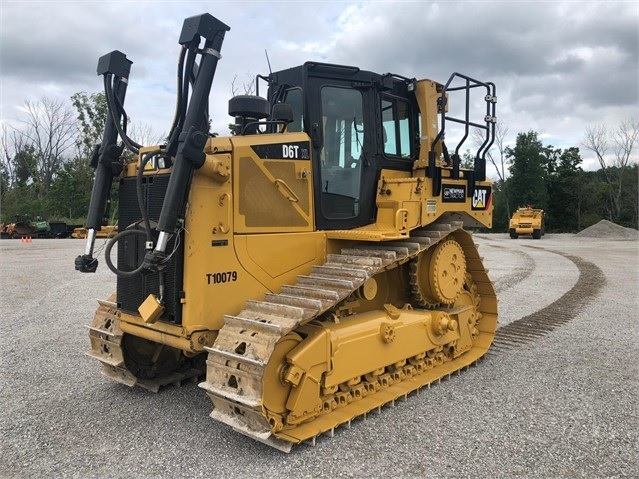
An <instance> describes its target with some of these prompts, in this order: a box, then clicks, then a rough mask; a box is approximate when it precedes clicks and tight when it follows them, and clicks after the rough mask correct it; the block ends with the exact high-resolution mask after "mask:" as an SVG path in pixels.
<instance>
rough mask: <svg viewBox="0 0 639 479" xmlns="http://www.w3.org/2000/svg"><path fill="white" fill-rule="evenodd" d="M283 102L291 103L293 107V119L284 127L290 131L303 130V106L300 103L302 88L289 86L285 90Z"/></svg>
mask: <svg viewBox="0 0 639 479" xmlns="http://www.w3.org/2000/svg"><path fill="white" fill-rule="evenodd" d="M284 103H288V104H289V105H291V108H292V109H293V121H292V122H291V123H289V124H288V127H287V128H286V130H287V131H290V132H300V131H304V107H303V105H302V89H301V88H291V89H290V90H287V92H286V97H285V98H284Z"/></svg>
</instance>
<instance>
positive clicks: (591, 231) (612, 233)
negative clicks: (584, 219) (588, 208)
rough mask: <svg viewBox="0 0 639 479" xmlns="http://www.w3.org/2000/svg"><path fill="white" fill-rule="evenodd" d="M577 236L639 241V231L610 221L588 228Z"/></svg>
mask: <svg viewBox="0 0 639 479" xmlns="http://www.w3.org/2000/svg"><path fill="white" fill-rule="evenodd" d="M575 236H584V237H588V238H609V239H619V240H636V239H639V231H637V230H635V229H632V228H625V227H623V226H620V225H618V224H616V223H612V222H611V221H608V220H601V221H600V222H599V223H596V224H594V225H592V226H589V227H588V228H586V229H584V230H582V231H580V232H579V233H577V234H576V235H575Z"/></svg>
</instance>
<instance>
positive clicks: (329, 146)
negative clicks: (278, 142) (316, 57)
mask: <svg viewBox="0 0 639 479" xmlns="http://www.w3.org/2000/svg"><path fill="white" fill-rule="evenodd" d="M260 78H262V79H265V80H267V81H268V84H269V91H268V100H269V103H270V104H271V105H277V104H280V103H286V104H289V105H291V108H292V111H293V120H292V121H291V122H290V123H289V124H288V126H287V131H289V132H301V131H303V132H306V133H307V134H308V136H309V137H310V138H311V143H312V150H313V155H312V158H313V181H314V184H313V190H314V195H315V198H314V200H315V205H316V218H315V222H316V227H317V228H318V229H323V230H335V229H352V228H356V227H359V226H364V225H367V224H370V223H372V222H374V221H375V214H376V211H375V197H376V187H377V182H378V179H379V176H380V172H381V170H382V169H394V170H404V171H411V169H412V165H413V162H414V161H415V159H416V158H417V155H418V146H419V133H418V120H417V118H418V113H419V111H418V107H417V104H416V100H415V96H414V95H413V94H412V92H411V91H409V86H410V85H411V84H412V81H411V80H409V79H406V78H401V77H397V76H392V75H390V74H389V75H379V74H376V73H372V72H367V71H362V70H360V69H359V68H356V67H349V66H342V65H333V64H325V63H315V62H307V63H305V64H304V65H302V66H299V67H295V68H291V69H288V70H283V71H280V72H275V73H272V74H271V75H269V76H268V77H260Z"/></svg>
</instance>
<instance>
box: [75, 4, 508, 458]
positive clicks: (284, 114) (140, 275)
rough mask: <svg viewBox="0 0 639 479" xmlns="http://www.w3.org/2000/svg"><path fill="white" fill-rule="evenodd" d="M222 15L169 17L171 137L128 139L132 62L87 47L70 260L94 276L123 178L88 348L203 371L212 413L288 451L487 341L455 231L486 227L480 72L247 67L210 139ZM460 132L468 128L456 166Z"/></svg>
mask: <svg viewBox="0 0 639 479" xmlns="http://www.w3.org/2000/svg"><path fill="white" fill-rule="evenodd" d="M228 30H229V27H228V26H226V25H225V24H224V23H222V22H221V21H219V20H217V19H216V18H214V17H212V16H211V15H209V14H203V15H200V16H196V17H190V18H187V19H186V20H185V22H184V26H183V30H182V33H181V36H180V40H179V43H180V44H181V45H182V49H181V54H180V56H179V61H178V84H179V85H178V94H177V96H178V102H177V111H176V115H175V118H174V121H173V124H172V127H171V130H170V134H169V136H168V137H167V143H166V144H165V145H158V146H146V147H144V146H142V145H139V144H137V143H136V142H135V141H134V140H133V139H131V138H129V137H128V136H127V133H126V121H125V120H126V113H125V111H124V108H123V105H124V100H125V92H126V86H127V84H128V81H129V80H128V77H129V72H130V66H131V63H132V62H131V61H129V60H128V59H127V58H126V55H124V54H123V53H121V52H119V51H113V52H111V53H109V54H107V55H105V56H104V57H102V58H101V59H100V60H99V62H98V74H99V75H103V76H104V83H105V88H106V97H107V99H108V105H109V115H108V118H107V121H106V125H105V130H104V135H103V139H102V142H101V144H100V145H99V146H98V147H97V148H96V149H95V152H96V153H95V155H94V159H93V166H94V167H95V168H96V175H95V183H94V186H93V193H92V198H91V204H90V215H89V217H88V220H87V231H88V233H87V239H86V246H85V251H84V254H82V255H80V256H78V257H77V259H76V269H77V270H79V271H82V272H93V271H95V270H96V267H97V258H96V257H94V245H95V237H96V233H97V232H98V231H100V227H101V226H102V225H103V224H105V223H106V219H107V218H109V217H110V213H109V197H110V189H111V184H112V183H113V181H114V180H117V181H118V182H119V205H118V208H119V209H118V221H119V223H118V233H117V235H116V236H115V237H113V238H112V239H110V240H109V241H108V243H107V245H106V249H105V257H106V262H107V265H108V266H109V267H110V268H111V270H113V271H114V272H115V273H116V275H117V290H116V292H115V294H114V295H113V296H112V297H111V298H109V299H108V300H103V301H99V307H98V309H97V312H96V313H95V318H94V321H93V324H92V325H91V326H90V327H89V338H90V341H91V350H90V352H89V355H90V356H92V357H94V358H95V359H97V360H98V361H99V362H100V363H101V364H102V372H103V373H104V374H105V375H106V376H108V377H110V378H112V379H114V380H116V381H119V382H121V383H124V384H127V385H129V386H142V387H144V388H148V389H150V390H153V391H157V390H158V389H159V388H160V387H161V386H163V385H166V384H170V383H175V382H179V381H181V380H184V379H187V378H198V377H202V378H203V377H205V379H204V380H203V382H201V383H200V387H201V388H202V389H204V390H205V391H206V393H207V394H208V395H209V396H210V398H211V400H212V402H213V412H212V414H211V416H212V417H213V418H214V419H216V420H218V421H221V422H222V423H225V424H227V425H230V426H232V427H233V428H235V429H236V430H238V431H240V432H242V433H244V434H246V435H248V436H250V437H252V438H255V439H257V440H259V441H262V442H265V443H267V444H269V445H271V446H273V447H276V448H278V449H280V450H284V451H289V450H290V448H291V446H292V445H293V444H296V443H300V442H302V441H307V440H314V438H315V437H316V436H317V435H319V434H322V433H329V434H330V433H331V432H333V430H334V428H336V427H337V426H338V425H340V424H343V423H350V421H351V420H352V419H353V418H356V417H359V416H362V415H365V414H366V413H367V412H369V411H371V410H379V409H380V408H381V406H383V405H384V404H387V403H389V402H393V401H394V400H395V399H397V398H400V397H406V396H407V395H408V394H409V393H411V392H412V391H416V390H418V389H420V388H421V387H423V386H425V385H428V384H430V383H431V382H433V381H436V380H438V379H439V378H442V377H444V376H448V375H450V374H451V373H453V372H454V371H459V370H460V369H463V368H465V367H467V366H469V365H470V364H472V363H474V362H475V361H476V360H477V359H478V358H480V357H481V356H482V355H484V354H485V353H486V351H487V350H488V348H489V347H490V345H491V342H492V340H493V335H494V331H495V328H496V324H497V300H496V298H495V292H494V289H493V286H492V283H491V281H490V280H489V278H488V275H487V272H486V270H485V269H484V266H483V265H482V260H481V258H480V256H479V255H478V252H477V248H476V246H475V244H474V242H473V240H472V237H471V235H470V233H469V232H467V231H466V230H465V229H464V227H469V228H472V227H491V222H492V205H491V198H492V196H491V193H492V191H491V183H490V182H489V181H488V180H487V179H486V163H485V153H486V152H487V151H488V149H489V148H490V147H491V144H492V141H493V137H494V126H495V103H496V95H495V87H494V85H493V84H492V83H484V82H480V81H477V80H475V79H472V78H470V77H467V76H464V75H461V74H457V73H455V74H453V75H452V76H451V77H450V79H449V80H448V82H447V83H445V84H440V83H437V82H435V81H432V80H416V79H413V78H407V77H404V76H400V75H395V74H376V73H372V72H369V71H362V70H360V69H359V68H356V67H351V66H343V65H334V64H325V63H315V62H308V63H305V64H303V65H301V66H297V67H295V68H290V69H287V70H283V71H278V72H271V73H269V74H268V75H258V76H257V78H256V85H257V88H256V94H255V95H241V96H237V97H234V98H232V99H230V100H229V114H230V115H231V116H232V117H233V118H234V126H233V134H232V135H230V136H226V137H222V136H217V135H215V134H211V133H209V118H208V102H209V93H210V89H211V84H212V81H213V77H214V73H215V70H216V66H217V63H218V59H219V58H220V53H219V52H220V50H221V46H222V40H223V38H224V35H225V32H226V31H228ZM263 85H266V89H267V92H266V94H265V95H264V97H261V96H259V89H260V86H263ZM475 92H477V93H478V95H479V96H478V98H473V97H474V96H477V95H475ZM455 98H458V100H457V103H455V100H454V99H455ZM449 104H450V106H449ZM453 105H457V106H458V107H459V111H460V114H459V115H457V114H454V110H453ZM477 105H479V106H480V108H479V110H480V111H479V112H478V114H477V115H475V116H473V115H471V106H472V107H476V106H477ZM449 126H450V127H451V128H449V130H448V131H447V130H446V128H448V127H449ZM453 127H455V128H453ZM472 130H477V131H479V132H480V133H481V135H482V136H483V142H482V143H481V144H479V145H477V148H476V149H475V150H474V166H473V168H462V167H460V155H459V152H460V148H461V147H462V144H464V140H465V139H466V138H467V137H469V134H470V133H473V131H472ZM445 133H446V134H447V135H448V137H449V138H450V137H452V136H454V135H457V139H458V140H459V141H458V142H457V143H458V144H457V147H456V149H455V150H454V151H453V150H452V149H451V150H450V151H449V150H448V149H447V147H446V145H445V144H444V135H445ZM473 136H476V135H473ZM124 148H127V149H128V150H131V151H132V152H134V153H135V155H134V159H133V160H131V159H130V158H132V155H128V156H126V155H123V150H124ZM465 148H466V147H465ZM125 158H129V159H128V160H127V159H125ZM113 249H115V250H116V252H117V262H115V261H112V260H111V256H112V253H113ZM204 375H205V376H204Z"/></svg>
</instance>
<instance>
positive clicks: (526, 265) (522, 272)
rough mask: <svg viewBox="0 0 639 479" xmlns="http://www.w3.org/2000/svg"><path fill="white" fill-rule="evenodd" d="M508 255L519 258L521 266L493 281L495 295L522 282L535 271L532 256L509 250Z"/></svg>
mask: <svg viewBox="0 0 639 479" xmlns="http://www.w3.org/2000/svg"><path fill="white" fill-rule="evenodd" d="M489 246H490V247H492V248H495V247H496V246H492V245H489ZM509 253H512V254H514V255H515V256H517V257H519V259H520V260H521V265H519V266H517V268H514V269H513V271H511V272H509V273H507V274H505V275H504V276H502V277H501V278H499V279H497V280H496V281H494V287H495V292H496V293H500V292H502V291H505V290H507V289H508V288H510V287H512V286H514V285H516V284H517V283H520V282H522V281H524V280H525V279H526V278H528V277H529V276H530V275H531V274H532V272H533V271H535V262H534V260H533V259H532V256H530V255H529V254H527V253H525V252H524V251H519V250H516V249H513V250H510V251H509ZM489 273H490V271H489Z"/></svg>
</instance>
